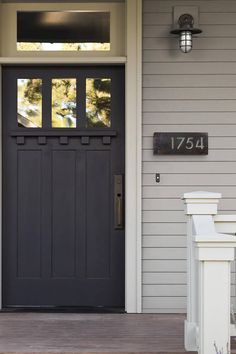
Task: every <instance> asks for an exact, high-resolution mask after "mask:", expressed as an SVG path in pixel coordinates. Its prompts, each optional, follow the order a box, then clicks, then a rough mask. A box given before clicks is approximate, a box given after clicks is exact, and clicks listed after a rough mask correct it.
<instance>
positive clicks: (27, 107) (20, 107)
mask: <svg viewBox="0 0 236 354" xmlns="http://www.w3.org/2000/svg"><path fill="white" fill-rule="evenodd" d="M17 122H18V126H19V127H26V128H42V80H41V79H17Z"/></svg>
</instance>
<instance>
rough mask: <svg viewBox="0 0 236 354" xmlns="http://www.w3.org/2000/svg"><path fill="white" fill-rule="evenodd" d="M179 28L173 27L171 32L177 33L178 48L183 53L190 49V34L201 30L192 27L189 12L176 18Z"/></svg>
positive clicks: (192, 23) (192, 20) (191, 17)
mask: <svg viewBox="0 0 236 354" xmlns="http://www.w3.org/2000/svg"><path fill="white" fill-rule="evenodd" d="M178 23H179V28H176V29H173V30H172V31H171V32H170V33H171V34H178V35H179V48H180V50H181V51H182V52H183V53H189V52H190V51H191V50H192V35H193V34H197V33H201V32H202V30H200V29H199V28H194V27H193V25H194V19H193V16H192V15H190V14H183V15H181V16H180V17H179V20H178Z"/></svg>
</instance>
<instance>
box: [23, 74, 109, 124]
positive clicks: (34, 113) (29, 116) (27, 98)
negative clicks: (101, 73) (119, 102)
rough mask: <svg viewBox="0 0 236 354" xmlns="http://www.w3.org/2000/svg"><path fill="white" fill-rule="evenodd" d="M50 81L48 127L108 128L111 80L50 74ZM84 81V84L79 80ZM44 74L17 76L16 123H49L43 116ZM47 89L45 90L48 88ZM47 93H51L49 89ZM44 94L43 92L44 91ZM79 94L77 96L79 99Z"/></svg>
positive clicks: (107, 78) (44, 98)
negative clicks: (53, 76) (38, 75)
mask: <svg viewBox="0 0 236 354" xmlns="http://www.w3.org/2000/svg"><path fill="white" fill-rule="evenodd" d="M49 82H50V85H51V86H50V92H51V98H50V103H49V104H50V106H51V109H50V112H51V113H50V123H49V124H50V127H51V128H89V129H91V128H110V127H111V126H112V119H111V117H112V112H111V111H112V110H111V107H112V94H111V92H112V91H111V84H112V80H111V78H109V77H105V78H91V77H90V78H86V79H85V80H83V79H81V80H80V78H52V79H50V80H49ZM81 82H84V84H81ZM43 86H44V80H43V78H25V79H22V78H20V79H17V122H18V126H19V127H25V128H42V127H45V126H48V125H47V124H46V123H45V121H44V120H45V119H46V117H43V113H42V112H44V111H45V110H46V109H45V107H44V106H45V105H47V103H45V100H46V97H44V96H43V94H42V92H43ZM47 92H48V91H47ZM48 95H50V93H48ZM45 96H46V94H45ZM78 98H79V100H78ZM78 112H79V113H78Z"/></svg>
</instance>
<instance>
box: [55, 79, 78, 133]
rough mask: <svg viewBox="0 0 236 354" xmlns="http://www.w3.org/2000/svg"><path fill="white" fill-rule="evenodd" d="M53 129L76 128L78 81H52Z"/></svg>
mask: <svg viewBox="0 0 236 354" xmlns="http://www.w3.org/2000/svg"><path fill="white" fill-rule="evenodd" d="M52 127H53V128H75V127H76V79H52Z"/></svg>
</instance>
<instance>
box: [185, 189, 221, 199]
mask: <svg viewBox="0 0 236 354" xmlns="http://www.w3.org/2000/svg"><path fill="white" fill-rule="evenodd" d="M221 198H222V195H221V193H214V192H205V191H195V192H188V193H184V196H183V198H182V199H221Z"/></svg>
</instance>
